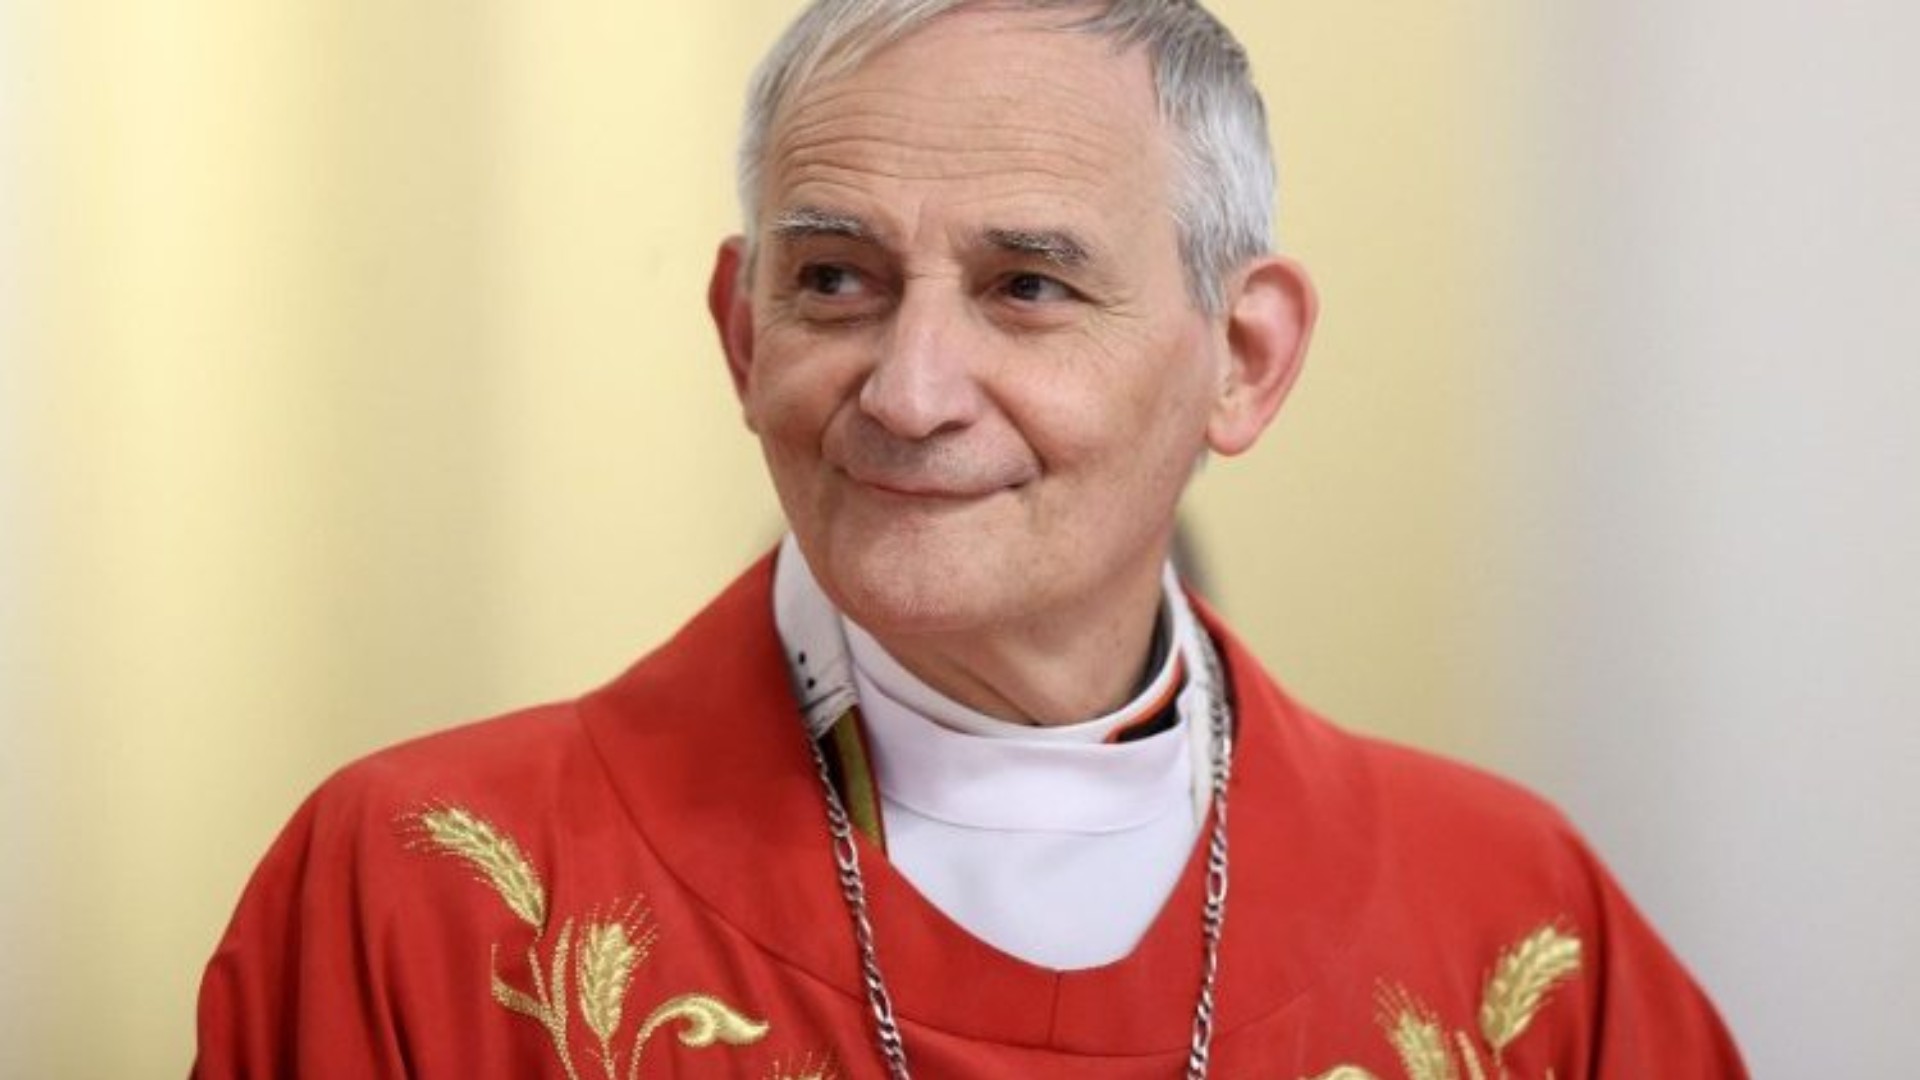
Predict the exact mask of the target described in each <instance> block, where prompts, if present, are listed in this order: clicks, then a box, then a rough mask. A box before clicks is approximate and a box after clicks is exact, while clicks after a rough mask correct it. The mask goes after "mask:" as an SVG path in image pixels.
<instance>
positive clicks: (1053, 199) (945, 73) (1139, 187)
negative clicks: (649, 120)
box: [762, 9, 1170, 227]
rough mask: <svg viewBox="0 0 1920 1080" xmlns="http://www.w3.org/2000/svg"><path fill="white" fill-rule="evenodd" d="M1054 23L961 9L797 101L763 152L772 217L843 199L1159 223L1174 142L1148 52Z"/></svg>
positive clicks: (893, 207) (904, 208)
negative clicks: (1153, 216)
mask: <svg viewBox="0 0 1920 1080" xmlns="http://www.w3.org/2000/svg"><path fill="white" fill-rule="evenodd" d="M1059 20H1060V16H1059V15H1058V14H1054V15H1052V16H1051V17H1047V16H1043V15H1041V14H1039V13H1033V12H1009V11H991V10H988V11H981V10H968V9H963V10H961V11H958V12H954V13H950V14H947V15H944V16H941V17H939V18H937V19H935V20H934V21H933V22H932V23H930V24H929V25H928V26H926V27H924V28H921V29H920V30H918V31H916V32H914V33H912V34H910V35H908V36H907V37H905V38H904V39H902V40H900V41H898V42H895V43H892V44H890V45H888V46H887V47H885V48H883V49H880V50H878V51H876V52H875V53H873V54H872V55H871V56H868V57H867V58H865V59H864V60H863V61H862V62H861V63H860V64H859V65H858V66H857V67H856V68H854V69H853V70H852V71H851V72H848V73H846V74H844V75H840V76H837V77H835V78H833V79H830V80H827V81H823V82H821V83H819V84H817V85H814V86H811V87H809V88H807V89H805V90H803V91H802V92H801V93H800V94H799V95H798V96H797V98H796V99H795V100H794V101H792V102H791V103H789V105H788V106H787V107H786V108H785V109H783V110H782V115H781V117H780V118H779V121H778V124H777V126H776V128H775V130H774V133H773V137H772V139H771V140H770V142H769V147H768V157H767V161H766V163H765V169H764V171H763V176H764V178H765V185H766V186H765V188H764V190H763V192H762V195H763V206H765V207H766V208H767V209H768V210H769V211H770V213H769V214H768V215H767V216H768V217H769V218H771V217H773V216H775V215H777V214H779V213H780V212H781V211H782V210H783V209H786V208H789V207H791V206H794V205H808V206H813V205H828V206H837V205H839V204H841V203H843V202H846V201H849V200H851V201H853V202H856V203H857V202H861V201H867V202H873V201H879V202H883V203H886V204H887V205H886V206H884V207H864V206H860V207H854V206H850V207H846V208H847V209H850V210H854V211H856V212H866V211H869V210H875V209H878V210H883V211H886V212H889V213H898V214H901V215H906V216H917V215H918V214H920V213H922V212H924V211H926V210H927V209H930V208H940V209H943V210H951V211H955V212H964V211H978V212H981V213H987V212H989V211H988V209H987V208H988V207H992V212H995V213H1002V214H1008V213H1010V214H1013V215H1014V216H1015V217H1019V216H1021V215H1023V214H1036V215H1042V216H1045V215H1048V214H1052V215H1056V216H1057V215H1061V214H1065V215H1068V216H1075V215H1078V216H1082V217H1092V218H1096V219H1097V218H1112V219H1113V221H1112V224H1114V225H1115V226H1118V225H1119V224H1121V223H1122V222H1123V221H1124V219H1125V218H1126V217H1128V216H1134V217H1135V218H1136V219H1137V216H1138V215H1140V214H1143V213H1151V212H1152V211H1153V210H1155V209H1156V208H1159V209H1161V210H1162V211H1163V212H1164V208H1165V207H1166V206H1167V203H1168V196H1169V194H1170V188H1169V183H1168V176H1169V170H1168V162H1169V158H1170V152H1169V143H1168V139H1167V137H1166V134H1165V129H1164V125H1163V123H1162V121H1161V119H1160V116H1159V111H1158V108H1157V105H1156V102H1155V96H1154V86H1153V75H1152V70H1151V65H1150V64H1149V63H1148V60H1147V58H1146V54H1145V52H1144V51H1143V50H1141V49H1137V48H1135V49H1128V50H1125V51H1116V50H1115V49H1114V47H1113V44H1112V43H1111V42H1110V41H1108V40H1107V39H1105V38H1100V37H1096V36H1093V35H1089V34H1086V33H1082V32H1078V31H1072V30H1068V29H1065V28H1064V27H1063V26H1062V24H1061V22H1060V21H1059ZM908 204H911V205H908ZM1097 223H1098V222H1083V224H1097ZM893 224H896V225H899V226H902V227H905V226H907V225H909V224H910V223H909V222H895V223H893ZM1002 224H1008V225H1017V224H1020V222H1017V221H1008V222H1003V223H1002Z"/></svg>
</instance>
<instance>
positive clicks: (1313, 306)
mask: <svg viewBox="0 0 1920 1080" xmlns="http://www.w3.org/2000/svg"><path fill="white" fill-rule="evenodd" d="M1234 284H1235V287H1234V288H1233V289H1232V290H1231V293H1230V295H1229V299H1228V303H1227V316H1226V319H1227V326H1226V339H1227V340H1226V344H1227V354H1228V358H1227V359H1228V368H1227V373H1226V378H1225V380H1224V383H1223V385H1222V387H1221V389H1220V396H1219V398H1218V399H1217V400H1216V401H1215V402H1214V410H1213V417H1212V419H1211V420H1210V421H1209V423H1208V425H1207V445H1208V446H1210V447H1211V448H1212V449H1213V450H1214V452H1215V453H1219V454H1224V455H1233V454H1240V453H1244V452H1246V451H1247V450H1248V449H1250V448H1251V447H1252V446H1253V444H1254V443H1255V442H1257V441H1259V438H1260V434H1261V432H1263V431H1265V430H1266V428H1267V425H1268V424H1269V423H1271V422H1272V421H1273V418H1274V415H1275V414H1276V413H1278V412H1279V411H1280V405H1281V403H1282V402H1284V401H1285V400H1286V398H1287V391H1289V390H1291V389H1292V388H1293V383H1294V380H1295V379H1296V378H1298V377H1299V374H1300V367H1301V365H1302V364H1303V363H1304V362H1305V360H1306V357H1307V343H1308V341H1309V340H1310V339H1311V338H1312V337H1313V324H1314V320H1315V319H1316V318H1318V316H1319V313H1320V300H1319V296H1318V295H1317V294H1316V293H1315V292H1314V288H1313V281H1312V280H1311V279H1310V278H1308V277H1307V272H1306V270H1305V269H1303V268H1302V267H1301V266H1300V265H1299V264H1298V263H1296V262H1294V261H1293V260H1291V259H1283V258H1280V257H1278V256H1268V257H1265V258H1262V259H1259V260H1256V261H1255V262H1253V263H1251V264H1250V265H1248V266H1247V267H1246V268H1245V269H1243V270H1242V271H1241V272H1240V275H1239V276H1238V277H1237V278H1236V279H1235V283H1234Z"/></svg>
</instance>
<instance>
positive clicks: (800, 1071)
mask: <svg viewBox="0 0 1920 1080" xmlns="http://www.w3.org/2000/svg"><path fill="white" fill-rule="evenodd" d="M767 1080H840V1070H839V1069H838V1068H836V1067H835V1066H834V1063H833V1059H832V1058H827V1059H825V1060H820V1059H817V1058H815V1057H814V1056H813V1055H812V1054H808V1055H807V1056H806V1057H804V1058H801V1059H800V1060H799V1061H788V1062H783V1063H779V1064H775V1065H774V1067H773V1069H772V1071H771V1072H769V1073H768V1074H767Z"/></svg>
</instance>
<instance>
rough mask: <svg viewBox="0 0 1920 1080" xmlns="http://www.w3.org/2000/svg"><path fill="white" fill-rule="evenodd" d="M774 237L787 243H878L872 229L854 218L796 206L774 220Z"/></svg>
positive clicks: (849, 215) (876, 235) (848, 215)
mask: <svg viewBox="0 0 1920 1080" xmlns="http://www.w3.org/2000/svg"><path fill="white" fill-rule="evenodd" d="M772 227H773V235H775V236H777V237H779V238H781V239H783V240H785V239H794V238H799V237H807V236H840V237H845V238H846V239H848V240H859V241H863V242H865V243H878V242H879V239H880V238H879V236H878V234H876V233H875V232H874V231H873V227H872V226H870V225H868V224H867V223H866V222H864V221H862V220H860V219H859V218H857V217H854V216H853V215H852V214H838V213H835V212H833V211H831V210H821V209H819V208H817V207H812V206H796V207H794V208H793V209H791V210H785V211H782V212H781V213H780V214H779V216H777V217H775V218H774V219H773V226H772Z"/></svg>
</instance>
